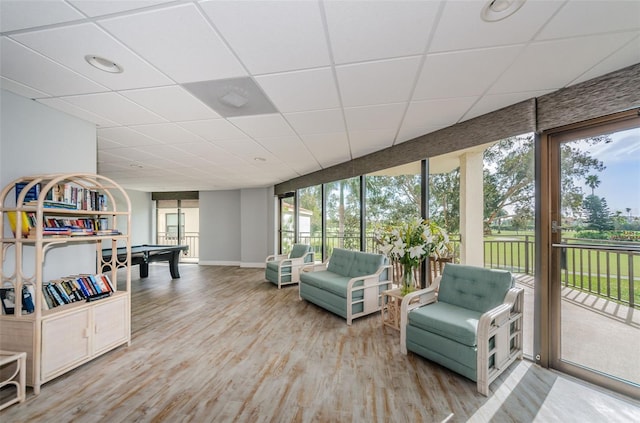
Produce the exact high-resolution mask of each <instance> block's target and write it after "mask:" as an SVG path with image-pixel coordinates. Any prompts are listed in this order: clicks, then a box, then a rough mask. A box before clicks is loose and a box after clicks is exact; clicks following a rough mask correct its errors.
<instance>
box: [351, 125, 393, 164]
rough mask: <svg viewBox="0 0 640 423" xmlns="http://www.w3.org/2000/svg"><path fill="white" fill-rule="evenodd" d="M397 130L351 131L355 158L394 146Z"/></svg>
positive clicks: (352, 150)
mask: <svg viewBox="0 0 640 423" xmlns="http://www.w3.org/2000/svg"><path fill="white" fill-rule="evenodd" d="M395 136H396V130H395V129H376V130H372V131H349V140H350V142H351V152H352V154H353V158H356V157H362V156H365V155H367V154H370V153H373V152H375V151H378V150H382V149H384V148H387V147H391V146H392V145H393V141H394V139H395Z"/></svg>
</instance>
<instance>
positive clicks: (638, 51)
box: [571, 35, 640, 85]
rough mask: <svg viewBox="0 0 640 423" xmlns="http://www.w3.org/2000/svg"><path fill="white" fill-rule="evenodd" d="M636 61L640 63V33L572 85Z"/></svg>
mask: <svg viewBox="0 0 640 423" xmlns="http://www.w3.org/2000/svg"><path fill="white" fill-rule="evenodd" d="M635 63H640V35H638V36H637V37H636V38H634V39H633V40H631V41H630V42H629V43H627V44H626V45H625V46H624V47H622V48H621V49H620V50H618V51H616V52H615V53H613V54H612V55H611V56H609V57H607V58H605V59H604V60H603V61H602V62H600V63H598V64H597V65H595V66H594V67H592V68H591V69H589V70H588V71H587V72H585V73H583V74H582V75H580V76H579V77H578V79H576V80H574V81H572V82H571V85H573V84H577V83H579V82H583V81H586V80H589V79H591V78H595V77H597V76H600V75H604V74H607V73H609V72H613V71H616V70H618V69H622V68H625V67H627V66H631V65H633V64H635Z"/></svg>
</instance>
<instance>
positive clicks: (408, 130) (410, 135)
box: [395, 125, 449, 144]
mask: <svg viewBox="0 0 640 423" xmlns="http://www.w3.org/2000/svg"><path fill="white" fill-rule="evenodd" d="M447 126H449V125H411V126H407V125H403V126H402V128H400V131H399V132H398V137H397V138H396V142H395V143H396V144H400V143H403V142H406V141H409V140H412V139H414V138H417V137H420V136H422V135H426V134H430V133H432V132H435V131H437V130H438V129H442V128H446V127H447Z"/></svg>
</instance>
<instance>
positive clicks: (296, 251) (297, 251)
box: [289, 244, 311, 258]
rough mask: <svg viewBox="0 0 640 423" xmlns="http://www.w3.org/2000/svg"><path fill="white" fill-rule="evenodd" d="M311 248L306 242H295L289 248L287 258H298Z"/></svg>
mask: <svg viewBox="0 0 640 423" xmlns="http://www.w3.org/2000/svg"><path fill="white" fill-rule="evenodd" d="M310 250H311V247H310V246H309V245H307V244H295V245H294V246H293V247H292V248H291V252H290V253H289V258H299V257H302V256H304V255H305V254H307V253H308V252H309V251H310Z"/></svg>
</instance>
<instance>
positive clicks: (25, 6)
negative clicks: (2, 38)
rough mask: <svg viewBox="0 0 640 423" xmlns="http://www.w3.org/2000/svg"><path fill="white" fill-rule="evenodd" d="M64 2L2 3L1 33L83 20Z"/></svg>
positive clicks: (0, 12)
mask: <svg viewBox="0 0 640 423" xmlns="http://www.w3.org/2000/svg"><path fill="white" fill-rule="evenodd" d="M82 18H84V16H83V15H82V14H81V13H79V12H78V11H77V10H75V9H74V8H73V7H71V6H69V5H68V4H67V3H65V2H64V1H63V0H29V1H9V0H3V1H0V31H1V32H6V31H15V30H18V29H23V28H32V27H36V26H42V25H51V24H57V23H62V22H69V21H73V20H76V19H82Z"/></svg>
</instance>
